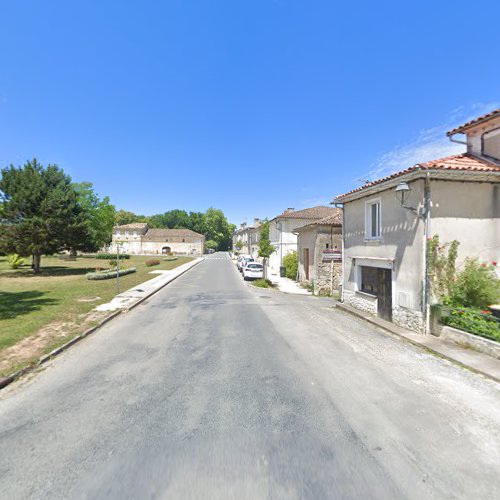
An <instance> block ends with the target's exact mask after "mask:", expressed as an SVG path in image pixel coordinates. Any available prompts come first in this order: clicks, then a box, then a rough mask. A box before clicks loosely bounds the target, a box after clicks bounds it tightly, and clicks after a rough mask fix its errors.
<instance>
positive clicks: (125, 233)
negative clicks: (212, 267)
mask: <svg viewBox="0 0 500 500" xmlns="http://www.w3.org/2000/svg"><path fill="white" fill-rule="evenodd" d="M118 242H119V243H120V244H121V251H122V252H124V253H129V254H132V255H167V254H170V253H173V254H176V255H192V256H200V255H202V254H203V252H204V247H205V236H203V235H202V234H199V233H195V232H194V231H191V230H190V229H154V228H150V227H149V226H148V225H147V224H146V223H134V224H124V225H122V226H116V227H114V228H113V236H112V242H111V245H110V246H109V247H108V248H107V249H106V250H108V251H112V252H114V251H116V244H117V243H118Z"/></svg>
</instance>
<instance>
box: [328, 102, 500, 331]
mask: <svg viewBox="0 0 500 500" xmlns="http://www.w3.org/2000/svg"><path fill="white" fill-rule="evenodd" d="M456 134H465V139H466V140H465V141H464V144H466V145H467V152H466V153H463V154H458V155H454V156H449V157H446V158H441V159H438V160H432V161H426V162H423V163H419V164H417V165H414V166H412V167H410V168H407V169H405V170H401V171H400V172H397V173H394V174H392V175H389V176H388V177H385V178H383V179H379V180H376V181H373V182H369V183H367V184H365V185H364V186H362V187H359V188H357V189H354V190H353V191H350V192H348V193H345V194H343V195H341V196H337V198H336V201H337V202H339V203H343V205H344V273H343V276H344V277H343V301H344V302H345V303H347V304H350V305H351V306H353V307H356V308H358V309H361V310H363V311H365V312H366V313H368V314H373V315H378V316H380V317H382V318H384V319H386V320H389V321H393V322H394V323H396V324H398V325H400V326H403V327H406V328H409V329H410V330H414V331H416V332H422V333H429V308H430V303H431V297H430V291H429V267H428V263H427V241H428V239H429V238H431V237H433V236H434V235H438V236H439V239H440V242H441V243H443V244H444V243H448V242H451V241H452V240H458V241H459V242H460V245H459V247H458V262H457V263H458V265H460V264H461V263H463V260H464V259H465V258H466V257H475V258H478V259H480V260H482V261H486V262H487V261H490V262H491V261H498V260H499V252H500V109H498V110H496V111H493V112H492V113H489V114H487V115H484V116H481V117H479V118H477V119H475V120H472V121H470V122H468V123H466V124H464V125H462V126H460V127H457V128H456V129H453V130H451V131H450V132H448V134H447V135H448V136H449V137H450V138H453V136H454V135H456ZM403 195H404V197H403Z"/></svg>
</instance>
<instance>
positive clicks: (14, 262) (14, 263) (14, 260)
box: [7, 253, 24, 269]
mask: <svg viewBox="0 0 500 500" xmlns="http://www.w3.org/2000/svg"><path fill="white" fill-rule="evenodd" d="M7 262H8V263H9V266H10V268H11V269H17V268H18V267H21V266H22V265H23V264H24V259H23V258H22V257H21V256H20V255H18V254H17V253H12V254H10V255H8V256H7Z"/></svg>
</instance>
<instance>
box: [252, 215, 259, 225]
mask: <svg viewBox="0 0 500 500" xmlns="http://www.w3.org/2000/svg"><path fill="white" fill-rule="evenodd" d="M253 225H254V227H257V226H260V219H259V218H258V217H255V218H254V220H253Z"/></svg>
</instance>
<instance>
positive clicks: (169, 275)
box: [0, 257, 205, 390]
mask: <svg viewBox="0 0 500 500" xmlns="http://www.w3.org/2000/svg"><path fill="white" fill-rule="evenodd" d="M204 260H205V259H204V257H199V258H197V259H195V260H193V261H191V262H187V263H186V264H183V265H182V266H179V267H177V268H175V269H173V270H171V271H168V272H165V273H162V274H161V275H159V276H158V277H157V278H153V279H151V280H148V281H146V282H144V283H141V284H139V285H136V286H135V287H133V288H131V289H130V290H126V291H125V292H123V293H121V294H118V295H117V296H116V297H115V298H113V300H112V301H111V302H109V303H108V304H101V306H98V308H101V309H99V310H101V311H110V312H111V314H110V315H109V316H106V317H105V318H104V319H103V320H102V321H100V322H99V323H98V324H97V325H96V326H93V327H92V328H89V329H88V330H85V331H84V332H83V333H81V334H79V335H77V336H76V337H73V338H72V339H71V340H69V341H68V342H66V343H65V344H63V345H61V346H59V347H57V348H56V349H54V350H53V351H51V352H49V353H48V354H46V355H44V356H42V357H41V358H39V359H38V361H37V362H36V363H33V364H31V365H29V366H26V367H24V368H21V369H20V370H18V371H16V372H14V373H12V374H10V375H8V376H7V377H3V378H0V390H1V389H3V388H4V387H6V386H8V385H9V384H11V383H12V382H14V381H15V380H17V379H18V378H20V377H21V376H22V375H25V374H27V373H30V372H32V371H34V370H35V369H37V368H39V367H40V366H42V365H43V364H44V363H46V362H47V361H49V360H51V359H52V358H54V357H55V356H57V355H59V354H61V353H62V352H64V351H65V350H66V349H68V348H69V347H71V346H72V345H74V344H76V343H78V342H80V340H83V339H84V338H85V337H88V336H89V335H91V334H93V333H95V332H96V331H97V330H99V329H100V328H101V327H102V326H103V325H104V324H106V323H108V322H109V321H111V320H112V319H114V318H116V317H117V316H119V315H120V314H121V313H122V312H127V311H130V310H131V309H133V308H135V307H137V306H138V305H140V304H142V303H143V302H144V301H145V300H147V299H149V298H150V297H151V296H153V295H154V294H156V293H157V292H159V291H160V290H162V289H163V288H164V287H165V286H167V285H168V284H169V283H171V282H172V281H174V280H175V279H177V278H178V277H179V276H182V275H183V274H184V273H186V272H187V271H189V270H190V269H192V268H193V267H195V266H196V265H198V264H200V263H201V262H203V261H204ZM116 299H118V301H116ZM107 305H110V307H108V308H102V306H107Z"/></svg>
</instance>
